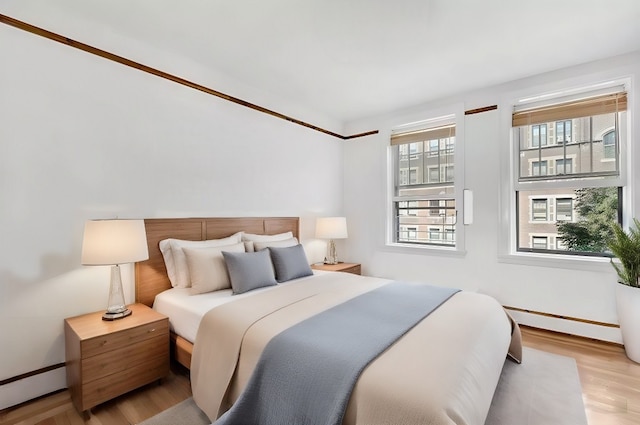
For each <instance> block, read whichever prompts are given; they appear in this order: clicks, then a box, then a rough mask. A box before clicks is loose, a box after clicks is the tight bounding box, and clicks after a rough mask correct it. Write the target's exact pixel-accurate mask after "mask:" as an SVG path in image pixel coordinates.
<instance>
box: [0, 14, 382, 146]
mask: <svg viewBox="0 0 640 425" xmlns="http://www.w3.org/2000/svg"><path fill="white" fill-rule="evenodd" d="M0 22H1V23H3V24H6V25H9V26H12V27H14V28H18V29H21V30H23V31H27V32H29V33H31V34H35V35H39V36H41V37H44V38H48V39H49V40H53V41H57V42H58V43H62V44H65V45H67V46H69V47H73V48H76V49H78V50H82V51H84V52H87V53H90V54H92V55H96V56H99V57H101V58H104V59H108V60H110V61H113V62H117V63H119V64H122V65H125V66H128V67H131V68H135V69H138V70H140V71H142V72H146V73H147V74H151V75H155V76H156V77H160V78H164V79H165V80H169V81H173V82H174V83H177V84H181V85H183V86H186V87H189V88H192V89H194V90H198V91H201V92H203V93H207V94H209V95H211V96H216V97H219V98H221V99H224V100H227V101H229V102H232V103H235V104H238V105H242V106H245V107H247V108H250V109H253V110H255V111H258V112H262V113H265V114H268V115H271V116H274V117H276V118H280V119H283V120H286V121H289V122H292V123H294V124H298V125H301V126H303V127H307V128H310V129H312V130H315V131H319V132H320V133H324V134H327V135H329V136H333V137H337V138H338V139H342V140H350V139H355V138H359V137H364V136H370V135H373V134H377V133H378V130H372V131H367V132H364V133H359V134H353V135H351V136H343V135H340V134H338V133H335V132H333V131H330V130H326V129H324V128H321V127H318V126H315V125H313V124H309V123H307V122H304V121H301V120H299V119H296V118H293V117H290V116H288V115H284V114H281V113H280V112H276V111H273V110H271V109H267V108H265V107H262V106H260V105H256V104H254V103H251V102H247V101H246V100H242V99H239V98H237V97H234V96H230V95H228V94H225V93H222V92H220V91H217V90H214V89H211V88H209V87H205V86H203V85H201V84H198V83H194V82H192V81H189V80H186V79H184V78H181V77H178V76H175V75H173V74H169V73H167V72H164V71H161V70H159V69H156V68H152V67H150V66H147V65H144V64H141V63H139V62H135V61H133V60H131V59H127V58H125V57H122V56H118V55H116V54H113V53H110V52H107V51H105V50H102V49H98V48H97V47H93V46H90V45H88V44H85V43H81V42H79V41H76V40H72V39H71V38H68V37H65V36H62V35H60V34H56V33H54V32H51V31H48V30H45V29H43V28H39V27H36V26H34V25H31V24H29V23H26V22H23V21H19V20H17V19H14V18H12V17H10V16H6V15H3V14H0Z"/></svg>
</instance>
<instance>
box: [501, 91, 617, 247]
mask: <svg viewBox="0 0 640 425" xmlns="http://www.w3.org/2000/svg"><path fill="white" fill-rule="evenodd" d="M556 102H557V103H556ZM512 128H513V130H512V141H513V146H514V148H515V149H514V150H513V157H512V158H513V161H514V164H513V165H514V168H515V169H516V170H517V172H516V173H515V177H516V178H515V180H514V182H513V188H514V189H515V190H514V192H513V196H515V205H516V210H515V215H514V219H515V229H516V232H515V239H516V241H515V247H516V249H517V251H524V252H526V251H531V250H535V251H536V253H547V254H550V255H554V254H574V255H587V256H589V255H598V256H608V255H609V253H608V248H607V241H608V238H610V237H611V236H612V226H611V225H612V224H613V223H616V222H617V223H621V222H622V220H621V219H622V211H623V208H622V205H623V192H624V191H623V187H624V186H625V181H624V180H623V174H622V173H620V167H621V164H622V161H623V159H624V155H625V154H626V152H623V151H622V150H621V148H622V147H623V146H628V144H627V143H626V141H627V140H628V135H627V95H626V92H625V91H624V90H623V89H622V87H620V86H619V87H617V88H612V89H610V90H608V92H607V93H604V94H603V93H602V92H600V93H598V94H595V93H594V94H593V95H591V96H590V95H589V94H588V93H581V94H579V95H576V96H574V99H573V100H572V99H571V98H567V97H564V98H563V99H562V102H560V101H555V102H554V100H553V99H550V100H548V101H547V102H545V104H541V103H539V102H538V103H536V104H535V105H527V104H522V105H518V106H517V107H516V108H514V112H513V116H512ZM543 128H545V129H546V130H542V129H543ZM552 131H553V133H554V134H548V136H550V140H555V141H556V143H551V144H545V143H544V141H543V140H544V138H543V137H542V134H543V132H544V133H545V134H546V133H547V132H552ZM617 152H619V153H620V155H619V157H617V155H616V153H617ZM604 159H606V161H604ZM540 235H545V236H540Z"/></svg>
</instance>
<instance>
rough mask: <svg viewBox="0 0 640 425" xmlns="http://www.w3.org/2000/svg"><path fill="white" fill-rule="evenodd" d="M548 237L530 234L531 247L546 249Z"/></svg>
mask: <svg viewBox="0 0 640 425" xmlns="http://www.w3.org/2000/svg"><path fill="white" fill-rule="evenodd" d="M548 240H549V238H547V237H546V236H532V237H531V248H533V249H547V246H548V245H547V241H548Z"/></svg>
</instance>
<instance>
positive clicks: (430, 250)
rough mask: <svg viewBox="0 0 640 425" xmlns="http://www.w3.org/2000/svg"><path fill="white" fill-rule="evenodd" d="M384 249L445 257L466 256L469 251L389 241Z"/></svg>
mask: <svg viewBox="0 0 640 425" xmlns="http://www.w3.org/2000/svg"><path fill="white" fill-rule="evenodd" d="M384 250H385V251H388V252H395V253H402V254H420V255H437V256H443V257H464V256H465V255H466V254H467V252H466V251H463V250H460V249H458V248H454V247H446V246H433V245H414V244H404V243H387V244H386V245H385V246H384Z"/></svg>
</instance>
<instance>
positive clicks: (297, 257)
mask: <svg viewBox="0 0 640 425" xmlns="http://www.w3.org/2000/svg"><path fill="white" fill-rule="evenodd" d="M259 252H262V251H259ZM269 253H270V254H271V261H272V262H273V267H274V269H275V271H276V280H277V281H278V282H286V281H288V280H291V279H297V278H299V277H304V276H310V275H312V274H313V272H312V271H311V267H310V266H309V261H308V260H307V255H306V254H305V253H304V248H303V247H302V245H300V244H298V245H294V246H290V247H285V248H278V247H270V248H269Z"/></svg>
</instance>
